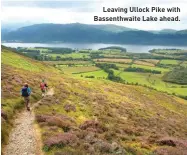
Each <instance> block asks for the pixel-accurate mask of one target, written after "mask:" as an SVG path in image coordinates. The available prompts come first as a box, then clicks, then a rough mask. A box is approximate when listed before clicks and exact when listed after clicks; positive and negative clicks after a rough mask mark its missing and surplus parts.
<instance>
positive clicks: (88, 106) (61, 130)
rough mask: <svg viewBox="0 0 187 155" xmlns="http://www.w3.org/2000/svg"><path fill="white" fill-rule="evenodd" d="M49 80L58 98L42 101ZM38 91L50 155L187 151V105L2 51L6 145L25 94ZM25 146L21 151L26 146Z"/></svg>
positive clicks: (38, 109) (45, 144)
mask: <svg viewBox="0 0 187 155" xmlns="http://www.w3.org/2000/svg"><path fill="white" fill-rule="evenodd" d="M41 79H46V80H47V82H48V83H49V87H50V88H54V95H53V96H46V97H44V98H43V99H41V95H40V90H39V87H38V84H39V83H40V81H41ZM24 82H28V83H29V85H30V87H31V88H32V91H33V94H32V103H36V101H39V100H40V101H39V103H38V105H37V106H36V107H35V110H34V112H35V116H36V117H35V119H36V122H37V123H38V124H39V126H40V129H41V130H40V134H41V138H42V143H43V148H41V149H42V150H43V151H44V153H45V154H46V155H52V154H55V155H67V154H72V155H77V154H80V155H84V154H91V155H93V154H94V155H101V154H106V155H109V154H120V155H124V154H128V155H139V154H142V155H150V154H156V155H163V154H165V155H166V154H169V155H181V154H184V155H185V154H186V152H187V135H186V131H187V124H186V120H187V101H186V100H183V99H180V98H177V97H174V96H171V95H170V96H169V95H166V94H163V93H160V92H157V91H155V90H151V89H148V88H144V87H141V86H130V85H124V84H120V83H115V82H111V81H108V80H97V79H80V78H72V77H71V76H70V75H66V74H61V73H60V72H59V71H58V70H56V69H55V68H53V67H51V66H49V65H46V64H44V63H41V62H38V61H34V60H32V59H29V58H26V57H24V56H22V55H19V54H17V53H14V52H11V51H10V50H9V49H7V48H5V47H2V112H3V115H2V114H1V116H2V138H3V139H2V142H3V144H4V143H7V135H8V134H9V132H10V128H11V126H12V122H13V121H12V120H13V116H14V115H15V113H16V109H17V110H18V109H22V107H23V106H24V105H23V103H22V99H21V98H20V97H19V90H20V88H21V86H22V84H23V83H24ZM20 147H21V146H20Z"/></svg>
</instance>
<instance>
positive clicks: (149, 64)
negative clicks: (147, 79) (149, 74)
mask: <svg viewBox="0 0 187 155" xmlns="http://www.w3.org/2000/svg"><path fill="white" fill-rule="evenodd" d="M134 63H135V64H138V65H144V66H152V67H154V66H155V65H154V64H153V63H151V62H145V61H140V60H135V61H134Z"/></svg>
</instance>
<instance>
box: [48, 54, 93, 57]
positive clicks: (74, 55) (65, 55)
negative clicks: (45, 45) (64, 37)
mask: <svg viewBox="0 0 187 155" xmlns="http://www.w3.org/2000/svg"><path fill="white" fill-rule="evenodd" d="M48 55H49V56H52V57H53V58H56V57H57V56H60V57H61V58H70V57H71V58H90V56H89V54H87V53H71V54H48Z"/></svg>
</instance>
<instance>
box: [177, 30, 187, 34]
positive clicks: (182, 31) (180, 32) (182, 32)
mask: <svg viewBox="0 0 187 155" xmlns="http://www.w3.org/2000/svg"><path fill="white" fill-rule="evenodd" d="M177 34H187V29H186V30H181V31H178V32H177Z"/></svg>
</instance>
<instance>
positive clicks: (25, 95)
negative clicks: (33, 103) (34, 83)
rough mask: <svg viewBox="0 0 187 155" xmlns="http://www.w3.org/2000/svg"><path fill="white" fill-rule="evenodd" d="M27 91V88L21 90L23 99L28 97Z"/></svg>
mask: <svg viewBox="0 0 187 155" xmlns="http://www.w3.org/2000/svg"><path fill="white" fill-rule="evenodd" d="M27 89H28V88H27V87H24V88H22V96H23V97H28V96H29V93H28V91H27Z"/></svg>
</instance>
